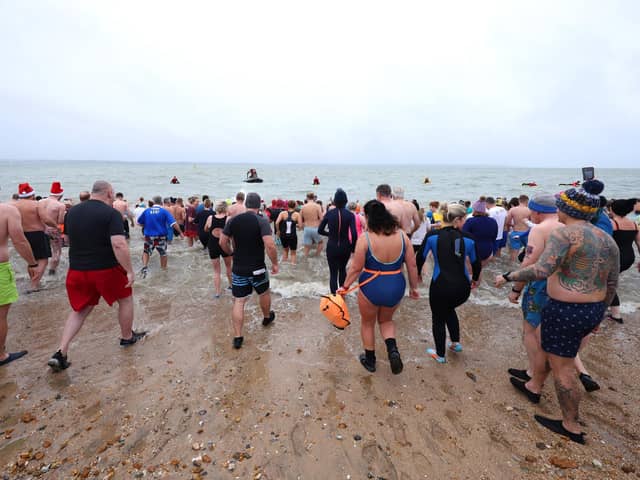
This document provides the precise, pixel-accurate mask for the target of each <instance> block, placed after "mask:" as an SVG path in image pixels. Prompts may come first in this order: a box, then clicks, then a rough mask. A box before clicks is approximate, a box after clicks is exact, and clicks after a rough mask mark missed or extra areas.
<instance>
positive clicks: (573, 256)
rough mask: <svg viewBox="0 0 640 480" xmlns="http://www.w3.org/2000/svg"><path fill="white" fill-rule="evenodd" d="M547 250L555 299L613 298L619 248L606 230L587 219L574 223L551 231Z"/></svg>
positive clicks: (551, 289)
mask: <svg viewBox="0 0 640 480" xmlns="http://www.w3.org/2000/svg"><path fill="white" fill-rule="evenodd" d="M544 253H545V254H546V255H543V257H545V258H544V259H541V260H543V261H544V262H545V265H546V268H549V269H552V271H553V273H552V274H551V276H550V277H549V281H548V292H549V295H550V296H551V297H552V298H555V299H556V300H561V301H566V302H576V303H586V302H599V301H602V300H606V301H607V302H610V301H611V299H612V298H613V295H614V294H615V289H616V287H617V283H618V270H619V250H618V246H617V245H616V243H615V241H614V240H613V238H612V237H611V236H610V235H608V234H607V233H606V232H604V231H602V230H600V229H599V228H597V227H595V226H594V225H592V224H591V223H588V222H577V223H571V224H569V225H567V226H565V227H564V228H558V229H556V230H555V231H553V232H552V234H551V236H550V238H549V242H548V244H547V246H546V249H545V252H544Z"/></svg>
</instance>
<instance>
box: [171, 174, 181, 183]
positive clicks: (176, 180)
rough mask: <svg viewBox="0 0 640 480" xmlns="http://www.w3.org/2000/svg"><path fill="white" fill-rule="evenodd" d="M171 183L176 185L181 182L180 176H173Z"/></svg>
mask: <svg viewBox="0 0 640 480" xmlns="http://www.w3.org/2000/svg"><path fill="white" fill-rule="evenodd" d="M170 183H171V184H172V185H176V184H178V183H180V180H178V177H176V176H175V175H174V176H173V178H172V179H171V181H170Z"/></svg>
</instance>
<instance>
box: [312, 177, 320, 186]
mask: <svg viewBox="0 0 640 480" xmlns="http://www.w3.org/2000/svg"><path fill="white" fill-rule="evenodd" d="M313 184H314V185H320V179H319V178H318V177H313Z"/></svg>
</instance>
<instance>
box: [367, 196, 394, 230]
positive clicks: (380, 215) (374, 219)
mask: <svg viewBox="0 0 640 480" xmlns="http://www.w3.org/2000/svg"><path fill="white" fill-rule="evenodd" d="M364 214H365V215H366V216H367V228H368V229H369V231H371V232H373V233H377V234H383V235H391V234H392V233H394V232H395V231H396V230H397V229H398V228H400V224H399V223H398V221H397V220H396V217H394V216H393V215H391V213H390V212H389V210H387V208H386V207H385V206H384V203H382V202H379V201H378V200H369V201H368V202H367V203H365V204H364Z"/></svg>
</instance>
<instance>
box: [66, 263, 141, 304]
mask: <svg viewBox="0 0 640 480" xmlns="http://www.w3.org/2000/svg"><path fill="white" fill-rule="evenodd" d="M126 284H127V272H126V270H125V269H124V268H122V267H121V266H120V265H118V266H116V267H112V268H105V269H102V270H71V269H69V272H68V273H67V296H68V297H69V303H70V304H71V308H73V310H74V311H76V312H79V311H80V310H84V309H85V308H86V307H88V306H89V305H97V304H98V302H99V301H100V297H102V298H104V300H105V301H106V302H107V303H108V304H109V305H110V306H111V305H113V303H114V302H115V301H117V300H120V299H122V298H127V297H128V296H130V295H131V294H132V293H133V290H132V289H131V287H128V288H125V285H126Z"/></svg>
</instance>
